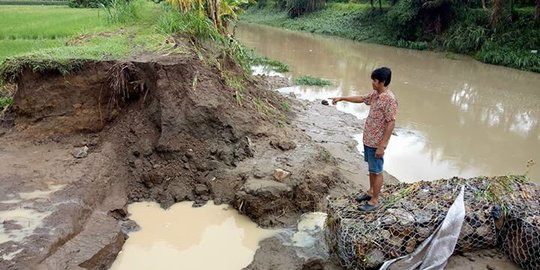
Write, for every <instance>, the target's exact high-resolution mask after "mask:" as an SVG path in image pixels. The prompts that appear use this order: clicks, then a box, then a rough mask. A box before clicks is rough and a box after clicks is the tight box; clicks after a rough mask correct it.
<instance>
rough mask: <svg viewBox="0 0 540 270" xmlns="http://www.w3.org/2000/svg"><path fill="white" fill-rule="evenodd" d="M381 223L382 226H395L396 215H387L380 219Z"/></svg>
mask: <svg viewBox="0 0 540 270" xmlns="http://www.w3.org/2000/svg"><path fill="white" fill-rule="evenodd" d="M379 221H380V222H381V225H383V226H384V225H392V224H395V223H396V222H397V218H396V216H394V215H385V216H384V217H381V218H380V219H379Z"/></svg>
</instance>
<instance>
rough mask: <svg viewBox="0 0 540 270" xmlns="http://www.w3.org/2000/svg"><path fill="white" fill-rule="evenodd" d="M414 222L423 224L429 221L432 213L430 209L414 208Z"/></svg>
mask: <svg viewBox="0 0 540 270" xmlns="http://www.w3.org/2000/svg"><path fill="white" fill-rule="evenodd" d="M413 214H414V218H415V219H416V222H417V223H418V224H420V225H425V224H428V223H430V222H431V219H432V218H433V214H431V212H430V211H426V210H416V211H414V212H413Z"/></svg>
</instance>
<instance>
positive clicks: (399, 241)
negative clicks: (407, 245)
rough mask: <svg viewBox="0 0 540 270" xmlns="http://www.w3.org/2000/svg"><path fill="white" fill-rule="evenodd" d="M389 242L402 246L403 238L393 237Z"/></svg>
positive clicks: (398, 246)
mask: <svg viewBox="0 0 540 270" xmlns="http://www.w3.org/2000/svg"><path fill="white" fill-rule="evenodd" d="M388 244H390V245H392V246H394V247H397V248H400V247H401V246H402V245H403V239H402V238H401V237H391V238H390V239H388Z"/></svg>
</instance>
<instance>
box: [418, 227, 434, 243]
mask: <svg viewBox="0 0 540 270" xmlns="http://www.w3.org/2000/svg"><path fill="white" fill-rule="evenodd" d="M416 233H417V234H418V236H419V237H418V240H420V241H424V239H426V238H428V237H429V236H430V235H431V230H430V229H429V228H424V227H418V228H416Z"/></svg>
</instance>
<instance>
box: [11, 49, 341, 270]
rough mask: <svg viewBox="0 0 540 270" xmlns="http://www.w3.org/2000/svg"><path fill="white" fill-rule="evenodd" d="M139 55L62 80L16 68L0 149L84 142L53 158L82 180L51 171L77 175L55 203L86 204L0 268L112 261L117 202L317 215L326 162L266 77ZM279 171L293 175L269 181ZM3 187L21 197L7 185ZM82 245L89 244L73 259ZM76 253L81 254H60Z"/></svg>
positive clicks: (325, 188) (91, 65) (331, 176)
mask: <svg viewBox="0 0 540 270" xmlns="http://www.w3.org/2000/svg"><path fill="white" fill-rule="evenodd" d="M212 57H213V56H212ZM141 59H143V60H141ZM141 59H139V60H133V61H125V62H118V61H108V62H88V63H85V64H83V65H81V66H80V67H78V69H77V70H75V71H73V72H72V73H71V74H69V75H62V74H60V73H59V72H56V71H54V70H51V71H40V72H36V71H33V70H32V69H31V68H29V67H23V68H22V70H21V72H20V74H18V76H17V78H18V79H17V87H18V91H17V93H16V94H15V97H14V106H13V111H12V115H14V116H15V126H14V128H12V129H10V130H9V131H8V132H7V133H6V134H5V135H0V143H21V142H23V141H24V142H29V143H30V144H33V145H38V146H40V147H45V148H47V147H58V144H60V145H73V146H77V147H83V148H84V147H86V148H85V149H83V150H84V151H88V152H89V154H86V152H85V153H84V155H80V156H79V154H77V157H78V158H79V157H82V159H76V161H75V162H74V163H73V162H72V161H70V162H71V163H70V162H67V161H66V162H64V161H62V162H63V163H62V166H72V165H73V164H77V166H76V168H79V167H80V168H85V173H81V172H76V170H75V169H74V170H73V171H70V172H66V173H64V175H61V174H60V173H59V175H58V176H57V177H64V178H73V179H74V180H73V181H70V182H69V183H67V186H66V187H65V188H64V191H65V192H64V191H62V192H59V193H58V194H61V195H58V200H60V201H62V200H65V201H67V200H72V199H73V198H72V196H80V198H84V203H81V204H80V205H78V206H77V205H74V206H72V207H73V209H72V211H71V210H70V211H69V212H66V213H67V214H66V213H62V212H61V209H59V208H58V209H57V210H58V211H56V212H55V211H53V213H52V214H51V216H54V220H52V219H45V221H44V222H45V226H46V227H48V228H49V229H51V230H52V231H51V233H52V232H53V231H54V228H57V227H59V226H61V225H60V224H74V223H76V224H77V226H71V225H70V226H63V228H64V229H62V231H61V232H57V231H56V232H55V233H56V234H58V235H55V236H54V237H41V238H40V239H41V240H42V241H41V242H40V244H39V245H36V244H32V243H30V242H24V243H22V242H21V243H14V242H13V241H9V242H5V243H3V244H0V247H5V248H6V249H5V250H6V251H7V250H9V252H10V253H9V254H10V260H4V261H2V262H0V268H2V269H22V268H35V266H36V265H39V266H40V267H45V268H46V267H55V268H56V269H64V268H65V269H73V267H75V266H77V267H78V266H80V267H85V268H89V269H98V268H101V267H103V266H105V265H107V264H109V263H110V262H111V258H114V256H115V254H116V252H118V251H119V250H120V249H119V247H121V245H122V244H123V241H124V237H123V236H122V235H121V234H120V236H119V234H118V233H119V232H120V230H121V229H122V226H120V225H121V224H124V223H125V222H126V219H127V217H126V213H125V210H122V208H123V206H125V204H126V202H133V201H142V200H153V201H157V202H159V203H160V204H161V205H162V206H163V207H168V206H170V205H172V204H174V203H175V202H180V201H185V200H191V201H195V202H196V204H203V203H204V202H206V201H208V200H210V199H213V200H214V201H215V202H217V203H231V204H232V205H234V206H235V207H236V208H237V209H239V210H240V211H241V212H243V213H245V214H246V215H248V216H250V217H252V218H253V219H254V220H256V221H257V222H258V223H259V224H261V225H265V226H272V225H290V224H292V223H293V222H294V221H295V220H296V218H297V217H298V216H299V214H301V213H302V212H305V211H311V210H316V209H319V208H320V207H321V203H322V199H323V198H324V197H325V194H327V193H328V192H329V191H330V189H332V188H333V187H334V186H336V184H337V183H339V180H340V178H341V175H340V173H339V172H338V171H337V170H336V168H335V166H334V165H335V164H333V163H331V162H325V161H324V160H321V158H320V156H321V153H322V152H321V151H322V150H321V148H320V147H318V146H316V145H315V144H314V143H313V142H311V141H310V138H309V137H307V136H306V135H304V134H303V133H302V132H301V131H299V130H295V129H292V128H291V127H289V126H288V125H287V124H286V123H287V121H289V120H288V119H290V117H292V116H293V114H292V112H291V111H289V108H290V105H289V102H291V101H289V100H287V99H286V98H284V97H282V96H280V95H279V94H277V93H276V92H273V91H269V90H268V87H269V84H268V83H267V82H266V81H264V80H259V79H253V78H251V77H248V76H244V75H243V73H242V72H240V70H241V69H240V68H239V67H237V66H235V65H234V63H233V62H231V61H228V60H227V59H221V60H219V61H224V62H225V63H227V64H226V65H221V66H228V70H227V71H226V72H224V71H222V70H221V69H220V68H219V65H213V64H211V61H208V59H201V58H199V57H198V56H197V54H195V53H192V54H186V55H179V56H167V57H149V56H147V57H144V58H141ZM14 145H15V144H14ZM29 148H31V147H29ZM86 149H87V150H86ZM13 151H15V152H16V151H17V150H16V147H15V148H14V149H13ZM86 155H88V158H85V157H86ZM58 162H60V161H58ZM47 164H49V165H48V166H60V165H59V164H54V162H53V163H47ZM73 168H75V167H73ZM278 169H279V170H281V171H284V172H287V173H289V174H290V175H288V176H287V177H286V178H284V179H278V178H277V177H276V176H273V174H274V172H275V170H278ZM43 170H44V171H45V170H46V169H45V168H44V169H43ZM17 173H18V172H16V173H14V174H17ZM21 177H23V178H24V177H31V176H30V175H28V176H21ZM42 178H43V179H45V178H46V177H42ZM40 179H41V178H38V179H33V180H32V181H31V182H32V183H34V182H39V181H41V180H40ZM278 180H279V181H278ZM43 181H45V180H43ZM3 185H4V186H5V188H6V189H7V190H11V191H12V192H14V193H16V192H22V191H21V190H22V187H20V185H18V184H16V183H14V182H13V181H6V182H5V183H4V184H3ZM4 186H3V187H4ZM19 189H20V190H19ZM66 190H69V192H67V191H66ZM55 194H56V193H55ZM77 194H78V195H77ZM0 199H9V198H0ZM55 205H57V204H51V208H52V207H53V206H55ZM9 207H11V206H9V205H8V206H6V207H5V208H9ZM78 207H79V208H80V209H81V210H82V209H84V211H79V210H77V208H78ZM90 209H94V210H92V211H90ZM0 210H2V209H0ZM100 213H101V214H100ZM103 214H104V215H105V216H103ZM114 220H118V221H117V222H111V221H114ZM96 224H101V225H96ZM100 226H101V227H100ZM96 228H102V229H103V230H101V229H99V230H98V229H96ZM100 230H101V231H100ZM98 231H99V233H98V234H100V235H105V233H104V232H103V231H107V232H109V234H107V235H110V237H108V236H107V237H108V238H107V239H108V240H103V239H99V240H98V239H96V240H94V241H100V242H99V243H95V244H94V245H92V243H93V242H92V240H89V239H91V237H90V236H91V235H92V234H95V233H97V232H98ZM81 243H84V245H85V246H88V245H89V244H90V246H92V247H93V248H88V249H85V250H86V251H85V252H82V253H78V252H77V251H76V250H78V247H79V248H80V245H81ZM21 245H22V246H23V247H26V249H24V251H22V252H20V251H19V248H20V247H21ZM73 252H76V253H77V254H78V255H77V256H75V257H69V254H73ZM66 257H69V258H66Z"/></svg>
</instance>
